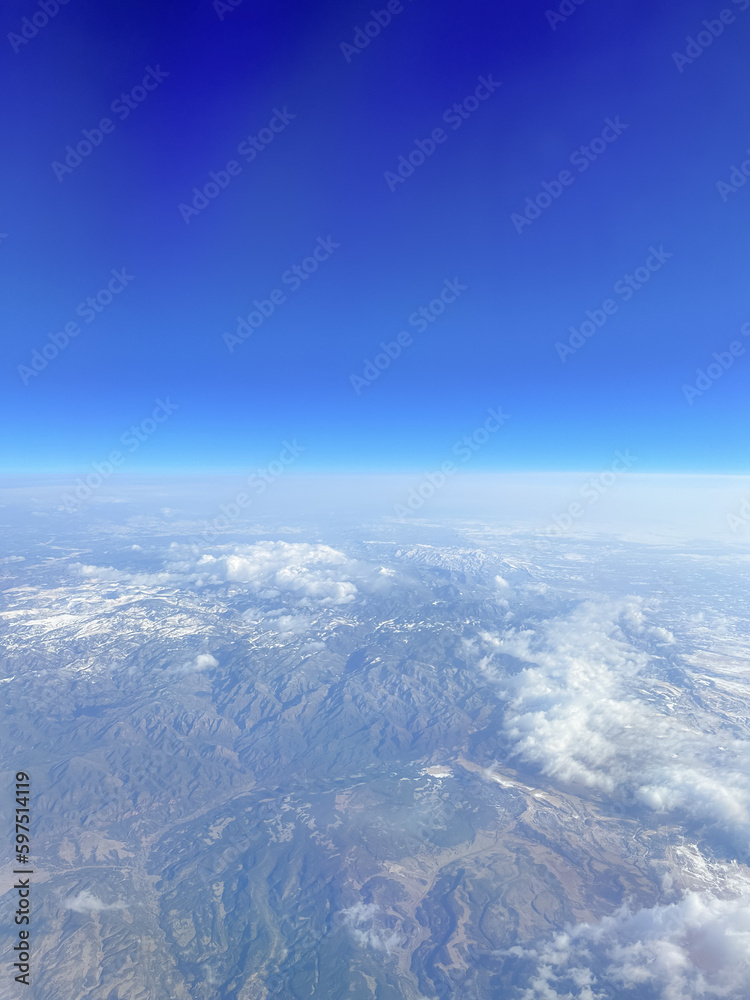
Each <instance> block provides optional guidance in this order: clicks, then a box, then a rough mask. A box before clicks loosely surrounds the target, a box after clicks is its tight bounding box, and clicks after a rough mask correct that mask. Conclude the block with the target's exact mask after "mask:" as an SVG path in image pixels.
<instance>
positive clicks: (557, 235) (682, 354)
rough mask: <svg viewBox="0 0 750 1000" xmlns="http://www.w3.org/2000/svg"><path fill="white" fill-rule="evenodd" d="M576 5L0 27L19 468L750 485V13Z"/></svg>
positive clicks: (10, 21) (115, 11)
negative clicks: (632, 469)
mask: <svg viewBox="0 0 750 1000" xmlns="http://www.w3.org/2000/svg"><path fill="white" fill-rule="evenodd" d="M745 5H747V7H748V9H746V10H743V9H742V8H743V7H744V6H745ZM558 7H559V5H550V7H547V6H545V4H544V3H540V4H535V3H529V2H523V3H521V2H511V3H502V4H497V3H495V2H492V3H490V2H474V3H469V4H461V3H458V2H441V3H432V4H429V5H428V4H427V2H426V0H403V3H402V4H399V3H397V2H395V0H394V2H393V3H392V4H391V10H390V11H388V10H387V4H381V3H378V4H375V5H374V6H373V5H372V4H371V3H349V2H346V3H341V2H337V3H331V2H322V3H319V4H315V5H309V4H302V3H295V2H285V0H278V2H274V3H273V4H271V3H261V2H253V0H242V2H240V3H239V4H238V5H237V6H236V7H234V8H231V7H230V5H229V4H226V5H225V4H221V3H219V4H216V5H215V4H212V3H211V2H210V0H184V2H180V3H177V2H163V3H160V4H153V3H139V2H133V3H130V4H125V5H103V4H94V3H91V2H83V0H73V2H70V3H68V4H64V5H62V6H60V7H59V9H58V10H57V12H56V13H53V14H52V15H51V16H48V19H47V23H46V24H45V23H44V16H46V15H43V12H42V8H41V7H40V6H39V4H38V3H35V2H32V0H11V2H8V3H7V4H6V5H4V8H3V13H2V24H3V39H2V43H3V44H4V45H5V55H4V58H3V60H2V62H3V70H2V72H3V89H4V92H5V93H6V94H8V95H9V98H10V99H9V100H6V102H4V103H5V107H4V110H3V112H2V114H3V117H4V123H3V125H4V134H5V135H6V137H7V138H6V142H7V155H6V156H5V157H4V158H3V163H2V166H1V167H0V170H2V173H3V174H4V176H3V183H2V191H3V194H4V197H3V208H2V214H1V216H0V231H1V232H2V234H3V236H2V239H1V240H0V282H2V294H3V303H4V310H3V312H4V319H3V328H4V336H3V338H2V347H1V348H0V350H1V351H2V365H1V366H0V372H1V375H0V377H1V378H2V406H3V408H4V410H5V413H4V423H5V426H6V429H7V430H8V433H7V434H6V448H5V458H4V469H5V470H6V471H10V472H19V471H38V472H53V471H54V472H79V471H85V470H87V469H89V468H90V467H91V465H92V463H93V462H95V461H100V462H101V461H103V460H104V459H105V457H106V456H107V455H108V454H109V453H110V452H111V451H112V450H113V449H119V450H122V451H123V452H125V453H126V459H127V460H126V462H125V463H124V465H123V469H124V470H126V471H132V472H138V471H144V470H145V471H160V470H163V471H207V472H208V471H232V470H242V469H247V468H248V467H253V466H256V465H264V464H265V463H267V462H268V461H270V460H272V459H273V458H274V457H275V456H276V455H277V454H278V453H279V451H280V449H281V448H282V447H283V442H284V441H285V440H288V441H294V440H297V441H298V442H299V443H300V444H302V445H303V446H304V456H303V457H302V458H301V459H300V461H299V469H300V471H310V472H326V471H338V472H342V471H358V472H359V471H387V470H392V471H401V470H420V469H427V468H436V467H438V466H439V465H440V463H441V462H442V461H443V460H444V459H449V458H450V457H451V453H452V448H453V446H454V443H455V442H456V441H457V440H459V439H460V438H461V437H462V436H463V435H465V434H467V433H468V434H471V433H472V432H473V431H474V430H475V428H477V427H480V426H481V425H482V424H483V422H484V420H485V419H486V415H487V412H488V410H489V409H490V408H493V407H495V408H496V407H502V409H503V411H504V412H506V413H507V414H509V415H510V419H509V420H508V421H507V423H505V424H504V426H503V427H502V431H501V432H500V433H498V434H493V435H492V437H491V439H490V440H489V441H488V442H487V443H486V444H485V445H483V447H482V448H481V449H479V450H478V451H477V453H476V455H475V456H474V458H473V460H472V468H473V469H474V470H476V471H482V470H547V469H549V470H553V469H554V470H576V469H587V468H598V467H600V466H603V467H606V466H607V465H608V464H609V462H610V461H611V457H612V455H613V454H614V452H615V450H616V449H626V448H629V449H631V451H632V452H633V453H634V454H635V455H637V456H638V468H639V470H640V471H641V472H646V471H665V472H667V471H683V472H685V471H694V472H731V473H742V472H746V471H747V450H746V434H745V432H744V428H745V427H746V425H747V407H746V398H747V386H748V377H747V372H748V370H749V369H750V336H745V334H743V332H742V329H743V325H744V324H746V323H748V321H750V301H748V297H747V287H748V282H747V239H748V238H747V233H748V222H749V221H750V185H746V186H741V185H740V183H739V182H740V181H742V182H743V184H744V175H742V174H741V173H740V174H739V175H737V174H735V175H734V177H735V181H734V184H733V185H732V187H734V188H735V190H731V189H728V188H727V187H723V188H722V189H721V190H720V189H719V187H717V184H718V182H724V183H725V184H729V183H731V177H732V167H733V165H737V166H738V167H740V166H741V164H742V163H743V162H745V161H748V160H749V159H750V152H748V149H750V109H749V107H748V104H747V99H746V95H747V92H748V85H749V84H750V67H748V62H747V57H746V53H747V46H748V39H749V38H750V0H740V2H738V3H737V2H734V0H727V3H726V5H725V7H722V4H721V3H719V2H717V3H708V2H703V3H698V2H689V3H685V4H683V5H679V6H677V5H674V4H670V3H667V2H665V0H659V2H656V3H646V2H632V0H631V2H628V3H626V2H618V0H615V2H609V3H607V4H604V3H601V2H600V0H586V2H584V3H582V4H581V5H580V6H574V5H570V7H568V6H565V4H563V7H562V9H563V10H569V9H571V7H572V8H573V12H572V13H571V14H570V15H569V16H567V17H566V18H565V19H564V20H558V19H556V18H550V17H549V16H547V14H546V11H547V10H558ZM47 9H48V11H54V10H55V3H53V2H51V0H50V2H49V3H48V4H47ZM723 9H725V10H728V11H729V12H730V14H727V15H725V21H724V22H721V21H720V20H719V18H720V12H721V11H722V10H723ZM372 10H375V11H376V12H380V11H385V13H382V14H380V13H379V14H378V17H379V19H380V21H381V22H383V23H382V24H381V25H378V24H375V23H373V16H372V14H371V13H370V12H371V11H372ZM35 12H41V13H37V14H35ZM35 16H36V22H33V21H28V20H27V21H26V22H24V18H26V19H29V18H33V17H35ZM389 16H390V21H388V18H389ZM550 20H552V21H554V22H555V23H554V25H552V24H551V23H550ZM387 21H388V23H385V22H387ZM704 21H708V22H709V24H710V25H713V28H714V32H715V33H718V37H715V38H714V37H713V36H710V35H707V34H706V32H710V28H706V27H705V25H704V23H703V22H704ZM34 23H36V25H38V27H37V28H36V34H34V33H33V32H34ZM24 24H26V25H27V27H26V29H25V30H26V34H27V35H29V37H28V38H26V39H24V40H23V41H19V36H20V37H21V38H23V35H21V34H20V33H21V29H22V26H23V25H24ZM368 24H369V31H370V32H371V34H372V36H373V37H371V39H370V41H369V43H368V44H367V45H366V47H365V46H362V47H361V50H359V51H357V50H353V49H352V46H353V45H354V43H355V42H357V41H359V42H360V43H361V42H362V40H363V38H365V37H366V36H365V35H363V34H357V28H358V27H359V28H362V29H363V30H364V29H365V27H366V26H367V25H368ZM29 25H31V27H29ZM719 32H720V33H719ZM701 33H703V34H701ZM697 36H699V37H700V38H702V39H703V42H706V41H707V40H708V38H709V37H711V39H712V40H711V43H710V44H709V45H706V46H705V49H704V48H703V46H702V45H701V44H700V43H699V42H697V41H696V42H693V47H692V48H689V47H688V41H687V39H688V37H692V38H693V39H695V38H696V37H697ZM342 44H343V48H342ZM16 50H17V51H16ZM675 52H677V53H683V54H684V53H686V52H689V53H692V56H691V59H692V61H691V62H687V61H686V60H683V59H679V58H678V59H677V60H675V58H674V53H675ZM677 63H679V64H680V65H677ZM483 81H484V82H483ZM498 84H499V85H498ZM478 88H479V89H478ZM480 98H481V99H480ZM128 105H130V106H128ZM455 105H459V109H458V110H451V109H453V108H454V106H455ZM102 119H106V120H107V122H108V123H105V124H104V125H102ZM608 120H609V121H610V123H614V128H613V127H612V125H611V124H610V125H607V124H606V123H607V121H608ZM100 125H102V127H101V128H100ZM436 129H441V130H442V132H438V133H436V135H437V138H436V139H435V138H431V137H432V136H433V134H434V130H436ZM84 130H88V131H89V137H88V139H86V137H85V135H84ZM92 130H94V131H93V132H92ZM603 134H604V138H603V139H602V138H601V137H602V135H603ZM251 136H253V137H255V138H254V139H252V140H251V139H250V138H249V137H251ZM92 139H93V144H92V145H91V146H90V147H88V146H87V145H86V143H87V142H89V141H90V140H92ZM417 140H419V143H420V145H421V152H420V150H419V148H418V146H417V145H416V141H417ZM81 142H83V143H84V145H83V146H82V147H80V150H82V151H83V152H81V151H80V150H79V152H78V153H76V146H77V145H78V144H79V143H81ZM431 143H432V146H431ZM67 147H71V149H72V151H73V152H72V154H71V153H70V152H69V151H68V152H67V153H66V149H67ZM581 147H586V148H587V149H588V150H589V153H588V154H587V153H586V151H585V150H581ZM240 149H241V150H242V152H240V151H239V150H240ZM576 151H578V152H576ZM410 154H411V166H410V165H409V156H410ZM66 155H67V156H68V160H67V162H66ZM420 157H422V160H420ZM571 158H572V159H571ZM79 161H80V162H79ZM230 161H234V163H235V164H236V166H233V167H230V168H229V169H227V165H228V164H229V163H230ZM56 164H57V165H56ZM399 164H401V169H402V173H403V174H404V175H405V176H403V177H401V178H398V179H395V178H397V177H398V175H397V173H396V172H397V169H398V167H399ZM415 164H416V165H415ZM747 168H748V172H749V173H750V162H749V163H747ZM410 171H411V172H410ZM565 171H568V173H567V174H563V177H562V178H561V173H563V172H565ZM211 172H213V173H214V175H215V178H214V181H213V182H212V180H211V176H210V175H211ZM545 182H546V184H547V189H546V191H545V188H544V187H543V184H544V183H545ZM207 183H215V188H214V189H211V188H209V192H212V193H213V194H215V197H210V198H208V197H206V196H205V195H203V196H201V194H200V192H201V190H202V189H203V188H204V187H205V185H206V184H207ZM222 185H223V186H222ZM194 189H198V195H197V200H196V201H195V203H194V199H195V198H196V192H195V190H194ZM547 192H551V193H550V194H548V193H547ZM540 195H541V196H542V197H541V198H540V199H539V196H540ZM201 197H203V200H201ZM527 199H531V202H529V201H527ZM536 199H539V204H540V205H541V208H540V207H539V206H536V207H534V205H533V202H534V200H536ZM547 202H549V204H547ZM193 203H194V204H195V206H198V207H197V210H193ZM204 204H205V207H201V206H203V205H204ZM181 205H182V206H183V207H182V208H181V207H180V206H181ZM185 206H187V207H185ZM525 211H526V212H527V216H526V220H525V221H522V222H521V223H520V224H519V218H521V215H522V213H524V212H525ZM514 215H515V222H514V220H513V217H514ZM532 215H535V216H536V217H535V218H533V219H531V218H530V217H531V216H532ZM519 229H520V232H519ZM334 244H335V246H334ZM316 249H317V257H318V259H317V260H316V259H315V257H313V252H314V251H315V250H316ZM667 255H670V256H667ZM648 262H650V268H651V269H650V270H649V267H648V266H647V264H648ZM657 265H658V266H657ZM295 267H296V268H297V269H298V270H297V271H296V272H295V270H294V269H295ZM305 267H307V269H308V271H309V272H310V273H309V274H308V273H307V272H306V271H305ZM643 268H646V270H645V271H644V270H643ZM638 269H641V270H640V271H639V270H638ZM113 271H114V272H118V273H119V275H120V277H119V278H116V277H113ZM123 272H124V274H123ZM639 273H640V275H641V280H640V281H639V279H638V278H637V277H633V278H632V279H628V278H627V277H626V276H627V275H637V274H639ZM295 274H296V275H297V277H296V278H295ZM644 276H645V277H647V278H648V280H647V281H642V279H643V277H644ZM123 278H124V279H125V280H123ZM446 282H448V284H447V285H446ZM456 282H458V290H459V294H456V293H455V292H456V287H457V286H456V284H455V283H456ZM623 282H624V283H623ZM297 286H298V287H297ZM628 287H630V294H628V293H627V291H626V289H627V288H628ZM450 288H452V289H453V290H454V291H453V292H451V291H447V292H445V296H444V298H443V299H442V300H440V295H441V293H442V292H444V291H445V289H450ZM272 293H274V294H275V296H276V302H275V303H274V302H273V301H272V299H270V298H269V296H271V294H272ZM97 295H99V296H100V297H99V301H98V303H96V307H94V306H89V307H87V306H86V300H87V299H88V298H89V297H93V298H94V299H96V296H97ZM449 299H450V300H451V301H448V300H449ZM110 300H111V301H110ZM606 300H609V303H610V305H609V307H608V308H609V310H610V312H609V314H607V313H606V312H605V311H604V309H603V303H604V302H605V301H606ZM254 301H257V302H258V303H260V305H261V307H262V308H264V309H265V310H266V311H267V312H270V309H271V306H273V312H272V314H270V315H268V316H267V317H262V316H261V317H260V318H261V319H262V322H260V323H258V324H257V326H256V328H255V329H254V330H253V331H252V333H251V335H250V336H248V337H247V338H246V339H244V340H239V339H238V338H236V337H235V336H234V335H235V332H236V328H237V317H238V316H241V317H243V318H244V319H245V320H246V321H247V318H248V317H249V316H250V314H251V311H252V310H253V309H254V308H255V307H254V305H253V303H254ZM420 309H425V310H427V313H428V318H425V319H421V318H420V315H419V310H420ZM92 310H94V311H93V312H92ZM98 310H101V311H98ZM587 312H588V313H591V314H592V315H593V317H594V320H596V319H598V320H599V321H602V320H604V321H603V322H601V325H599V326H596V324H595V323H594V320H589V322H591V323H594V325H595V326H596V329H595V331H594V332H593V333H592V335H591V336H589V337H585V336H583V335H582V334H579V335H578V337H577V338H576V336H575V334H572V333H571V329H570V328H571V327H573V328H575V329H578V330H580V327H581V324H583V323H584V322H585V321H586V320H587ZM438 313H439V314H438ZM410 318H411V322H410ZM257 319H258V317H256V318H255V319H254V320H253V322H254V323H255V322H256V320H257ZM66 324H74V325H75V324H77V325H76V326H75V327H72V326H69V328H68V329H69V330H72V329H76V330H77V331H78V332H76V333H74V335H73V336H72V337H69V342H68V343H67V345H65V338H66V336H68V334H65V329H66ZM245 329H247V328H245ZM745 329H746V330H748V331H750V327H745ZM589 330H591V328H590V327H589ZM50 334H54V335H55V337H56V338H57V343H58V345H60V344H62V345H64V346H62V347H60V348H59V349H58V348H55V346H54V345H53V346H51V347H50V346H47V355H48V357H47V358H44V357H43V356H42V355H41V354H35V353H34V352H35V351H36V352H41V351H42V350H43V349H44V348H45V345H50V344H51V343H52V341H51V340H50ZM225 334H227V335H232V336H228V337H226V338H225V336H224V335H225ZM399 334H402V343H401V345H400V353H399V354H398V357H393V358H389V357H387V355H384V354H383V351H382V348H381V347H380V345H381V342H385V343H386V344H391V343H393V342H395V343H396V344H398V339H397V338H398V336H399ZM571 336H573V338H574V339H573V340H572V341H571V340H570V338H571ZM227 341H228V342H227ZM235 341H236V342H235ZM579 342H580V346H578V347H576V349H575V350H574V351H572V352H568V351H565V349H564V348H561V347H560V346H558V347H556V346H555V345H556V344H557V345H561V344H562V345H564V344H566V343H567V344H568V345H569V346H570V344H571V343H572V344H577V343H579ZM735 343H736V344H739V347H735V348H734V353H732V350H731V348H730V345H732V344H735ZM230 347H231V348H232V350H230ZM740 349H741V350H740ZM56 351H57V353H55V352H56ZM391 353H392V354H396V353H398V351H397V348H396V347H392V348H391ZM715 353H716V354H718V355H719V357H720V359H722V358H723V359H724V361H723V365H722V363H721V360H719V361H716V360H715V359H714V354H715ZM561 354H563V355H564V360H563V359H562V358H561V356H560V355H561ZM376 356H379V363H380V365H381V367H380V368H379V369H376V368H372V367H369V368H368V367H367V363H368V361H369V362H372V364H375V363H376V361H375V359H376ZM34 358H36V365H37V369H38V370H36V371H34V369H33V367H32V360H33V359H34ZM40 358H41V360H40ZM709 365H714V367H713V368H712V369H711V371H712V372H713V375H711V374H708V375H704V376H703V381H702V382H698V381H697V380H698V378H699V376H698V370H702V371H706V369H707V366H709ZM368 372H369V376H368V374H367V373H368ZM373 373H376V374H377V377H375V378H372V377H371V376H372V375H373ZM353 376H354V377H355V378H353ZM686 385H687V386H692V387H694V388H700V386H703V388H700V394H697V393H696V394H691V393H690V392H687V393H686V391H685V388H684V387H685V386H686ZM688 396H690V399H688V398H687V397H688ZM158 400H162V401H165V400H167V401H170V402H171V404H172V408H171V409H172V412H170V414H169V416H168V418H167V419H164V420H163V421H161V422H159V423H158V426H155V427H154V429H153V430H152V427H151V423H153V421H152V420H151V414H152V412H153V410H154V408H155V407H156V406H157V405H158V403H157V401H158ZM144 421H145V422H146V429H145V430H142V431H141V433H142V435H143V441H142V446H140V447H139V448H138V449H137V450H134V452H133V453H132V454H128V453H127V452H126V449H125V448H124V447H123V445H122V439H123V435H127V434H128V433H129V429H130V428H131V427H134V426H135V427H143V422H144ZM149 421H151V422H149Z"/></svg>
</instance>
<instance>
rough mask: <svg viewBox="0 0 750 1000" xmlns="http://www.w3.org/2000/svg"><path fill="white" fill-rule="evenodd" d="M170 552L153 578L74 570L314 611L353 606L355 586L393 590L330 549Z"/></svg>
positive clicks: (263, 546) (298, 545) (269, 545)
mask: <svg viewBox="0 0 750 1000" xmlns="http://www.w3.org/2000/svg"><path fill="white" fill-rule="evenodd" d="M169 551H170V556H171V558H170V559H168V560H167V561H166V562H165V564H164V567H163V568H161V569H159V570H157V571H156V572H152V573H129V572H127V571H123V570H118V569H114V568H113V567H111V566H110V567H102V566H90V565H81V564H76V565H75V566H74V569H75V571H77V572H78V573H79V575H81V576H83V577H85V578H88V579H95V580H98V581H104V582H121V583H123V584H128V585H130V586H135V587H140V588H153V587H185V586H199V587H204V586H210V585H217V584H222V583H232V584H237V585H238V586H243V587H246V588H247V589H248V590H249V591H251V592H252V593H255V594H257V595H258V596H259V597H262V598H265V599H269V600H273V599H274V598H276V597H283V598H287V599H290V600H293V601H295V602H296V603H298V604H302V605H310V606H316V605H318V606H322V605H343V604H350V603H351V602H352V601H354V600H355V598H356V596H357V593H358V587H357V582H355V581H358V582H359V583H360V584H361V585H362V586H363V587H364V589H366V590H368V591H370V590H381V589H383V588H384V586H385V587H388V586H390V585H391V584H390V582H385V581H383V580H382V579H381V577H380V576H379V574H378V573H377V572H373V569H372V567H368V566H364V565H362V564H360V563H357V562H356V561H354V560H351V559H349V558H348V557H347V556H346V555H345V554H344V553H343V552H340V551H338V550H337V549H334V548H331V546H329V545H320V544H309V543H306V542H292V543H290V542H283V541H278V542H270V541H266V542H257V543H255V544H253V545H237V546H233V547H232V548H231V551H226V552H225V551H222V550H220V549H219V550H215V551H214V552H209V553H206V552H200V551H199V550H198V549H197V547H195V546H188V545H178V544H176V543H175V544H173V545H171V546H170V550H169Z"/></svg>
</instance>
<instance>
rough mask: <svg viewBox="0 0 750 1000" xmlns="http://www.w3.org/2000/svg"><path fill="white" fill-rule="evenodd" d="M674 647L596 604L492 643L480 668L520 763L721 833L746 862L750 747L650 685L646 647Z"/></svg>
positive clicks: (486, 640)
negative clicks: (501, 708) (500, 704)
mask: <svg viewBox="0 0 750 1000" xmlns="http://www.w3.org/2000/svg"><path fill="white" fill-rule="evenodd" d="M671 641H673V637H672V635H671V633H668V632H667V631H666V630H665V629H662V628H661V627H658V626H651V625H650V624H649V623H648V622H647V621H646V619H645V616H644V613H643V609H642V607H641V605H640V602H638V601H636V600H625V601H620V602H605V601H602V602H588V603H586V604H584V605H582V606H580V607H579V608H577V609H576V610H575V611H574V612H573V613H572V614H570V615H569V616H567V617H564V618H557V619H551V620H549V621H546V622H544V623H543V624H542V625H541V626H539V627H537V628H535V629H520V630H508V631H506V632H504V633H502V634H500V635H491V634H488V633H484V634H483V635H482V636H481V649H480V650H479V652H484V654H485V655H483V656H481V655H480V656H478V664H479V667H480V669H481V670H482V671H483V672H484V674H485V675H486V676H487V678H488V679H489V680H491V681H492V682H493V684H495V685H496V686H497V689H498V691H499V693H500V695H501V697H502V699H503V700H504V701H505V703H506V710H505V713H504V721H503V730H504V735H505V736H506V738H507V740H508V742H509V743H510V745H511V747H512V752H513V753H514V754H516V755H517V756H519V757H520V758H521V759H523V760H525V761H527V762H528V763H531V764H534V765H536V766H538V767H540V768H541V770H542V771H543V772H544V773H545V774H548V775H549V776H550V777H553V778H558V779H560V780H562V781H565V782H572V783H578V784H582V785H585V786H587V787H589V788H594V789H598V790H599V791H601V792H603V793H605V794H607V795H610V796H612V797H614V798H616V799H618V800H625V801H628V802H631V803H634V804H638V805H640V806H641V807H646V808H648V809H650V810H653V811H654V812H656V813H667V812H672V813H676V814H678V815H681V816H682V817H683V818H684V817H686V816H687V817H690V818H691V819H693V820H695V821H697V822H698V823H701V824H705V826H706V827H710V826H714V827H718V828H719V829H720V830H721V831H722V832H724V833H726V834H728V835H729V836H730V838H731V839H732V841H733V843H734V845H735V848H736V849H741V851H742V854H743V856H746V853H747V848H748V843H749V842H750V744H749V743H748V742H747V741H744V740H742V739H740V738H738V736H737V734H736V733H733V732H732V731H731V730H730V729H729V728H728V727H727V728H726V729H724V730H723V731H722V724H721V720H720V719H717V718H716V717H714V716H712V717H711V718H710V719H705V720H703V719H701V718H700V715H699V709H698V708H697V707H696V706H695V705H692V706H690V707H689V708H688V709H685V708H683V707H681V705H682V702H681V699H683V695H684V692H683V691H681V690H679V689H677V688H674V687H672V686H671V685H670V684H668V683H667V682H666V681H662V680H659V679H658V678H655V677H654V676H653V674H654V671H653V670H651V669H649V668H650V665H651V663H652V660H653V654H652V653H650V652H648V648H650V647H653V646H656V647H657V648H658V646H659V645H660V644H665V643H670V642H671ZM644 646H645V647H646V648H645V649H644V648H642V647H644ZM475 652H477V650H476V647H475ZM505 657H512V658H513V660H514V662H516V663H518V661H521V663H522V664H523V669H520V670H518V669H516V670H515V672H513V671H510V670H508V669H506V667H505V666H504V658H505ZM506 662H507V661H506Z"/></svg>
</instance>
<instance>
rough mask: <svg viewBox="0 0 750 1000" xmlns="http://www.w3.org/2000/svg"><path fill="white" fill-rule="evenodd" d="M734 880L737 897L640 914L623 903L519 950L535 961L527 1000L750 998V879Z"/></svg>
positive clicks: (736, 876) (697, 896)
mask: <svg viewBox="0 0 750 1000" xmlns="http://www.w3.org/2000/svg"><path fill="white" fill-rule="evenodd" d="M733 883H734V886H735V894H734V898H718V897H717V896H716V895H713V894H711V893H710V892H689V893H687V895H685V897H684V898H683V899H681V900H680V901H679V902H677V903H671V904H667V905H660V906H654V907H652V908H648V909H642V910H637V911H635V912H633V911H631V910H630V909H629V908H628V907H627V906H623V907H622V908H621V909H620V910H618V912H617V913H615V914H613V915H612V916H609V917H605V918H604V919H603V920H601V921H600V922H599V923H598V924H589V923H584V924H578V925H576V926H574V927H571V928H568V929H567V930H566V931H564V932H562V933H558V934H556V935H555V936H554V937H553V938H552V939H551V940H550V941H547V942H546V943H544V944H543V945H541V946H539V947H537V948H536V949H535V948H531V949H524V948H521V947H515V948H511V949H510V950H509V951H508V952H507V954H509V955H513V956H516V957H518V958H521V959H525V960H527V961H529V962H530V963H531V969H530V972H529V973H528V975H527V979H526V982H527V984H528V985H527V986H526V987H525V988H524V989H523V991H522V992H521V994H520V997H519V1000H595V998H599V997H607V998H610V997H612V996H616V997H617V998H618V1000H620V998H622V1000H627V998H632V1000H708V998H722V1000H746V998H747V995H748V993H747V990H748V984H750V880H748V879H747V877H746V876H743V875H740V873H739V872H738V871H735V872H733ZM606 988H608V989H606ZM612 988H614V990H615V993H612Z"/></svg>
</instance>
